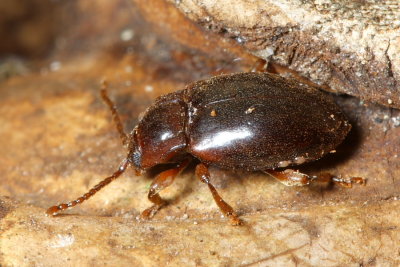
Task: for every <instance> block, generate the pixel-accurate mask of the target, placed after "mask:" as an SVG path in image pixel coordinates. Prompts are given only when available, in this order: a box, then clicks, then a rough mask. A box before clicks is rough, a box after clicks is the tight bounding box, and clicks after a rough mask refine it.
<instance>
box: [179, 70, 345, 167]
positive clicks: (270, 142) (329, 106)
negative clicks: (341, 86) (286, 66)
mask: <svg viewBox="0 0 400 267" xmlns="http://www.w3.org/2000/svg"><path fill="white" fill-rule="evenodd" d="M185 98H186V101H185V102H186V103H187V104H188V106H189V112H188V120H189V122H188V125H187V130H186V134H187V136H188V137H189V144H188V148H187V149H188V150H189V151H188V152H189V153H191V154H192V155H193V156H195V157H197V158H199V159H200V160H201V161H203V162H207V163H209V164H213V165H216V166H219V167H224V168H244V169H248V170H262V169H270V168H277V167H287V166H289V165H296V164H301V163H304V162H307V161H312V160H316V159H318V158H320V157H322V156H323V155H324V154H326V153H328V152H329V151H331V150H333V149H334V148H335V147H336V146H337V145H339V144H340V143H341V142H342V141H343V139H344V138H345V136H346V135H347V133H348V132H349V130H350V128H351V125H350V124H349V123H348V122H347V120H346V118H345V117H344V115H343V114H342V113H341V111H340V109H339V107H337V105H336V104H335V103H334V101H333V100H332V98H331V97H330V96H329V95H326V94H324V93H322V92H320V91H319V90H317V89H314V88H311V87H308V86H305V85H301V84H299V83H297V82H295V81H291V80H286V79H283V78H281V77H279V76H277V75H272V74H267V73H240V74H232V75H223V76H218V77H214V78H212V79H210V80H205V81H200V82H197V83H194V84H192V85H191V86H190V87H188V88H187V89H186V92H185Z"/></svg>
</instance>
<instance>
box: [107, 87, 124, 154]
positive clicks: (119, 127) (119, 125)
mask: <svg viewBox="0 0 400 267" xmlns="http://www.w3.org/2000/svg"><path fill="white" fill-rule="evenodd" d="M107 86H108V84H107V82H106V81H102V83H101V97H102V98H103V101H104V102H105V103H106V104H107V106H108V107H109V108H110V111H111V114H112V117H113V120H114V123H115V126H116V127H117V131H118V133H119V137H120V138H121V141H122V145H124V146H126V145H127V144H128V135H127V134H126V133H125V132H124V126H123V125H122V122H121V118H120V117H119V114H118V111H117V108H116V107H115V104H114V103H113V102H112V100H111V99H110V98H109V97H108V95H107Z"/></svg>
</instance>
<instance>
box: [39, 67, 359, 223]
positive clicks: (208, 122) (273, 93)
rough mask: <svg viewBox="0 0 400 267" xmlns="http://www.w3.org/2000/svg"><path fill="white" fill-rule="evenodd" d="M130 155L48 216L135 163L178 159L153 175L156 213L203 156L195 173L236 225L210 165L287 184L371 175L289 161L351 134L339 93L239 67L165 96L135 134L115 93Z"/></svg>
mask: <svg viewBox="0 0 400 267" xmlns="http://www.w3.org/2000/svg"><path fill="white" fill-rule="evenodd" d="M101 93H102V98H103V100H104V101H105V102H106V104H107V105H108V106H109V108H110V110H111V112H112V115H113V119H114V122H115V124H116V126H117V130H118V132H119V134H120V137H121V140H122V143H123V144H124V145H126V146H127V147H128V153H127V157H126V158H125V159H124V160H123V161H122V163H121V164H120V165H119V168H118V170H117V171H116V172H114V173H113V174H112V175H111V176H109V177H107V178H105V179H104V180H103V181H101V182H100V183H99V184H97V185H96V186H94V187H93V188H92V189H91V190H89V192H87V193H86V194H84V195H83V196H81V197H79V198H77V199H76V200H73V201H71V202H68V203H63V204H59V205H56V206H53V207H50V208H49V209H48V210H47V212H46V213H47V215H56V214H57V213H59V212H61V211H63V210H65V209H68V208H71V207H74V206H75V205H77V204H80V203H82V202H83V201H85V200H87V199H89V198H90V197H91V196H93V195H94V194H95V193H96V192H97V191H99V190H100V189H101V188H103V187H104V186H106V185H107V184H109V183H110V182H111V181H113V180H115V179H116V178H118V177H119V176H120V175H121V174H122V173H123V172H124V171H125V170H126V169H127V167H128V166H131V167H133V168H134V170H135V171H136V174H137V175H140V173H141V172H142V171H146V170H148V169H150V168H152V167H154V166H156V165H159V164H165V163H175V164H176V165H175V166H174V167H173V168H171V169H168V170H165V171H163V172H161V173H160V174H158V175H157V176H156V178H155V179H154V180H153V182H152V184H151V186H150V190H149V193H148V199H149V200H150V201H151V202H152V203H153V205H152V206H151V207H150V208H148V209H146V210H145V211H143V212H142V214H141V217H142V218H144V219H146V218H151V217H152V216H153V215H154V214H155V213H156V212H157V210H158V209H159V208H161V207H162V206H163V205H165V204H166V201H165V200H163V199H162V198H161V197H160V195H159V192H160V191H162V190H163V189H164V188H166V187H167V186H169V185H171V184H172V182H173V181H174V179H175V177H176V176H177V175H178V174H179V173H180V172H181V171H182V170H183V169H184V168H185V167H186V166H187V165H188V163H189V162H190V159H192V158H196V159H197V160H198V161H199V163H198V164H197V166H196V168H195V175H196V176H197V177H198V178H199V179H200V181H201V182H203V183H205V184H206V185H207V186H208V188H209V190H210V191H211V194H212V196H213V198H214V200H215V202H216V204H217V205H218V207H219V209H220V210H221V212H222V213H223V214H224V215H225V216H226V217H228V218H229V219H230V221H231V224H233V225H239V224H241V220H240V219H239V218H238V215H237V214H236V213H235V211H234V210H233V208H232V207H231V206H230V205H229V204H228V203H226V202H225V201H224V200H223V199H222V197H221V196H220V195H219V193H218V192H217V190H216V188H215V187H214V185H213V184H212V182H211V176H210V173H209V171H208V166H210V165H213V166H217V167H220V168H225V169H243V170H247V171H263V172H265V173H267V174H269V175H271V176H273V177H275V178H277V179H278V180H280V181H281V182H283V183H284V184H286V185H307V184H310V183H311V182H313V181H325V182H329V181H331V182H334V183H336V184H339V185H342V186H345V187H351V186H352V184H353V183H359V184H364V179H363V178H360V177H352V178H348V179H343V178H340V177H336V176H334V175H331V174H327V173H325V174H320V175H318V176H309V175H307V174H304V173H301V172H299V171H295V170H293V169H290V168H288V167H290V166H295V165H300V164H303V163H305V162H309V161H314V160H317V159H319V158H321V157H323V156H324V155H326V154H327V153H330V152H331V153H332V152H334V151H335V150H334V149H335V148H336V147H337V146H338V145H339V144H340V143H341V142H342V141H343V140H344V138H345V137H346V135H347V134H348V132H349V131H350V129H351V125H350V123H349V122H348V120H347V119H346V117H345V115H344V114H343V113H342V111H341V110H340V108H339V107H338V106H337V105H336V103H335V102H334V101H333V99H332V97H330V96H329V95H327V94H325V93H322V92H321V91H319V90H318V89H317V88H314V87H311V86H308V85H305V84H300V83H299V82H297V81H295V80H290V79H285V78H283V77H280V76H278V75H274V74H269V73H255V72H247V73H236V74H229V75H220V76H216V77H213V78H210V79H207V80H201V81H197V82H194V83H192V84H190V85H188V86H186V88H185V89H183V90H180V91H176V92H173V93H169V94H166V95H164V96H161V97H159V98H158V99H157V100H156V101H155V103H154V104H153V105H152V106H150V107H149V108H148V109H147V110H146V112H145V113H144V116H143V117H142V119H141V120H140V121H139V123H138V124H137V126H136V127H135V128H134V129H133V130H132V132H131V133H130V134H126V133H125V132H124V131H123V126H122V123H121V120H120V117H119V115H118V112H117V110H116V108H115V106H114V104H113V102H112V101H111V100H110V98H109V97H108V96H107V93H106V85H105V84H104V85H103V88H102V91H101Z"/></svg>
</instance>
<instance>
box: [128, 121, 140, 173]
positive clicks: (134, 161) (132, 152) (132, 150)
mask: <svg viewBox="0 0 400 267" xmlns="http://www.w3.org/2000/svg"><path fill="white" fill-rule="evenodd" d="M128 161H129V163H130V165H131V166H132V167H133V168H134V169H135V172H136V175H141V173H142V171H143V169H142V164H141V162H142V153H141V152H140V148H139V146H138V142H137V134H136V128H135V129H134V130H133V131H132V133H131V134H130V137H129V145H128Z"/></svg>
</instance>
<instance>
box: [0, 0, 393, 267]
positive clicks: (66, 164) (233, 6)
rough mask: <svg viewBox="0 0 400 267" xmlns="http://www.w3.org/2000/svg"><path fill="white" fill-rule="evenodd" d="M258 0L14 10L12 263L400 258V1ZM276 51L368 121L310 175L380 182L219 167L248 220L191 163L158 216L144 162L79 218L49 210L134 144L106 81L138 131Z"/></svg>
mask: <svg viewBox="0 0 400 267" xmlns="http://www.w3.org/2000/svg"><path fill="white" fill-rule="evenodd" d="M244 2H247V1H234V2H233V1H232V2H230V1H226V0H224V1H222V0H221V1H218V2H216V1H200V0H199V1H186V0H182V1H169V2H167V1H163V0H154V1H139V0H132V1H128V0H116V1H107V0H99V1H87V0H75V1H50V0H48V1H43V0H30V1H29V0H18V1H1V2H0V14H1V15H0V39H1V42H0V148H1V154H0V173H1V175H0V265H1V266H59V265H64V266H87V265H92V266H100V265H101V266H103V265H108V266H126V265H129V266H166V265H170V266H277V265H281V266H282V265H284V266H397V265H399V264H400V256H399V255H400V249H399V248H400V246H399V245H400V234H399V228H400V219H399V218H400V202H399V201H398V200H399V198H400V190H399V186H400V161H399V157H400V111H399V110H398V109H396V108H399V107H400V104H399V73H400V65H399V58H400V57H399V50H400V41H399V36H398V34H399V23H400V22H399V16H398V14H399V4H398V2H397V1H384V2H383V4H382V5H381V8H379V10H378V8H376V4H375V5H374V1H357V2H356V1H340V2H338V3H339V4H338V5H336V6H333V5H330V2H329V1H325V2H321V1H318V2H317V1H316V2H312V1H280V2H279V4H276V3H275V4H272V3H270V2H268V1H252V2H251V3H252V4H249V3H247V4H245V3H244ZM300 3H302V4H300ZM357 10H360V12H356V11H357ZM235 12H236V13H235ZM374 12H375V13H374ZM359 14H362V16H361V17H357V16H359ZM365 14H367V15H368V14H375V15H371V16H369V15H368V16H367V15H365ZM385 21H386V22H387V23H386V22H385ZM385 23H386V24H385ZM358 25H361V26H358ZM350 26H351V27H350ZM285 27H286V28H285ZM335 27H336V28H335ZM346 27H347V28H346ZM346 29H347V30H346ZM356 30H358V32H357V33H356ZM373 30H376V32H374V34H370V33H371V31H373ZM356 34H360V35H359V36H361V37H359V38H358V37H357V36H358V35H356ZM396 34H397V35H396ZM353 35H356V36H353ZM372 35H373V38H372V37H371V36H372ZM368 37H369V38H370V39H368ZM371 38H372V39H371ZM379 38H381V39H379ZM385 38H387V39H385ZM305 40H308V42H306V41H305ZM371 40H372V41H371ZM384 40H389V42H386V43H385V41H384ZM375 42H376V43H375ZM378 44H380V45H378ZM357 47H358V48H360V50H359V51H357V49H356V48H357ZM361 48H362V49H361ZM367 48H368V49H367ZM317 52H318V53H319V56H316V55H317V54H316V53H317ZM361 56H366V57H365V58H363V59H364V60H365V62H364V63H362V62H361V61H362V60H363V59H362V57H361ZM258 57H261V58H264V59H266V60H268V64H267V65H268V67H267V69H268V70H270V71H274V72H278V73H280V74H282V75H288V76H293V77H295V78H297V79H304V78H305V79H310V82H313V83H316V84H319V85H321V86H322V87H323V88H324V89H326V90H329V91H335V92H340V93H348V94H350V95H352V96H349V95H336V96H335V98H336V100H337V102H338V104H339V105H340V106H342V107H343V109H344V111H345V112H346V114H347V115H348V117H349V119H350V121H351V122H352V124H353V130H352V132H351V133H350V135H349V136H348V138H347V139H346V141H345V142H344V143H343V144H342V145H341V146H339V147H338V148H337V153H335V154H331V155H329V156H327V157H325V158H323V159H322V160H320V161H318V162H315V163H312V164H308V165H305V166H300V167H299V168H300V170H301V171H304V172H307V173H310V174H317V173H320V172H323V171H330V172H333V173H336V174H342V175H343V176H362V177H365V178H366V179H367V181H368V182H367V185H366V186H355V187H354V188H353V189H345V188H340V187H336V186H330V185H313V186H310V187H301V188H299V187H285V186H284V185H282V184H280V183H279V182H277V181H275V180H274V179H272V178H271V177H268V176H266V175H265V174H262V173H258V172H256V173H246V172H233V171H229V170H220V169H216V168H213V169H211V174H212V177H213V181H214V183H215V185H216V187H217V188H218V190H219V192H220V193H221V195H222V196H223V197H224V199H225V200H226V201H227V202H229V203H230V204H232V206H233V207H234V208H235V209H236V210H237V211H238V213H239V214H240V215H241V218H242V219H243V220H244V222H245V224H244V225H243V226H241V227H233V226H230V225H229V224H228V222H227V220H226V218H223V217H221V215H220V213H219V211H218V208H217V207H216V205H215V203H214V201H213V199H212V197H211V195H210V193H209V191H208V188H206V187H205V186H204V185H203V184H201V183H200V182H198V181H197V179H196V178H195V176H194V168H193V166H190V167H189V168H188V169H187V170H186V171H185V172H184V173H183V174H182V175H180V176H179V177H178V178H177V180H176V183H174V184H173V185H172V186H171V187H170V188H168V189H166V190H165V191H163V193H162V196H164V197H166V198H167V199H169V200H170V205H168V206H167V207H165V208H164V209H162V210H161V211H160V212H159V213H158V214H157V215H156V216H155V217H154V219H153V220H151V221H148V222H140V221H137V220H136V217H137V216H138V215H139V214H140V212H141V211H142V210H143V209H145V208H147V207H149V205H150V203H149V201H148V200H147V198H146V195H147V191H148V188H149V185H150V183H151V179H152V177H154V175H155V174H156V173H157V172H158V171H159V170H158V169H156V170H151V171H150V172H148V173H147V174H145V175H143V176H141V177H136V176H135V175H134V172H133V171H131V170H128V171H127V172H126V173H125V174H124V175H123V176H122V177H121V178H120V179H118V180H117V181H115V182H113V183H112V184H111V185H109V186H108V187H106V188H105V189H104V190H102V191H101V192H99V193H98V194H97V195H96V196H94V197H93V198H92V199H91V200H89V201H87V202H85V203H84V204H83V205H81V206H79V207H76V208H75V209H73V210H70V211H68V212H66V213H65V215H60V216H57V217H55V218H49V217H46V216H45V215H44V212H45V210H46V208H48V207H49V206H51V205H54V204H57V203H59V202H61V201H67V200H72V199H74V198H75V197H78V196H80V195H81V194H83V193H85V192H86V191H87V190H88V189H89V188H90V187H92V186H93V185H95V184H96V183H97V182H99V181H100V180H102V179H103V178H104V177H106V176H107V175H109V174H111V173H112V172H113V171H114V170H115V169H116V168H117V166H118V164H119V162H120V161H121V160H122V159H123V158H124V156H125V154H126V151H125V150H124V148H123V147H122V146H121V144H120V140H119V137H118V134H117V132H116V131H115V129H114V125H113V124H112V122H111V116H110V114H109V112H108V109H107V108H106V106H105V105H104V104H103V103H102V101H101V98H100V96H99V88H100V81H101V80H102V79H104V78H105V79H107V80H108V81H109V84H110V88H109V94H110V96H111V98H112V99H114V100H115V102H116V104H117V106H118V108H119V110H120V112H121V115H122V119H123V121H124V125H125V129H126V130H127V131H130V129H132V128H133V127H134V125H135V123H136V122H137V118H138V116H139V114H140V113H141V112H142V111H144V110H145V108H146V107H148V106H149V105H150V104H151V103H152V101H153V100H154V99H155V98H156V97H157V96H159V95H162V94H165V93H168V92H172V91H174V90H177V89H181V88H183V87H184V86H185V84H187V83H189V82H192V81H196V80H198V79H202V78H207V77H210V76H213V75H217V74H220V73H232V72H238V71H249V70H251V69H253V68H254V67H255V66H260V61H259V58H258ZM313 62H314V63H313ZM357 71H358V72H357ZM303 81H304V80H303ZM389 99H390V100H391V101H389ZM305 115H306V114H305Z"/></svg>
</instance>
